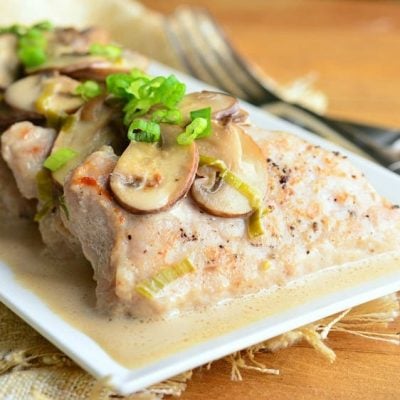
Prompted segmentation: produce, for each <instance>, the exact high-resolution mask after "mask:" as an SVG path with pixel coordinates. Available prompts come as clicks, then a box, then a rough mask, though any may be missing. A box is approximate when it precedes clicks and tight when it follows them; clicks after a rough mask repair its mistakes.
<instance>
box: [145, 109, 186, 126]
mask: <svg viewBox="0 0 400 400" xmlns="http://www.w3.org/2000/svg"><path fill="white" fill-rule="evenodd" d="M151 120H152V121H154V122H158V123H162V122H164V123H167V124H177V125H178V124H180V123H181V122H182V113H181V112H180V111H179V110H178V109H177V108H174V109H172V110H167V109H161V110H157V111H154V112H153V114H152V115H151Z"/></svg>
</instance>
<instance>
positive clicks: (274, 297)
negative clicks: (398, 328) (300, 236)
mask: <svg viewBox="0 0 400 400" xmlns="http://www.w3.org/2000/svg"><path fill="white" fill-rule="evenodd" d="M0 259H1V261H3V262H4V263H5V264H7V265H8V266H9V268H10V269H11V270H12V272H13V273H14V276H15V279H16V280H17V281H18V282H19V283H20V284H22V285H23V286H25V287H27V288H28V289H29V290H31V291H32V292H34V293H35V294H36V295H37V296H38V297H40V298H41V299H42V301H44V302H45V303H46V304H47V305H48V306H49V308H50V309H51V310H52V311H53V312H55V313H57V314H58V315H59V316H60V317H61V318H63V319H64V320H65V321H66V322H68V323H69V324H71V325H73V326H74V327H75V328H77V329H78V330H80V331H81V332H83V333H84V334H86V335H87V336H89V337H91V338H92V339H93V340H94V341H95V342H97V343H98V344H99V345H100V346H101V347H102V348H103V349H104V351H106V352H107V353H108V354H109V355H110V357H112V358H113V359H115V360H116V361H117V362H118V363H120V364H122V365H124V366H126V367H128V368H137V367H140V366H143V365H145V364H148V363H149V362H152V361H156V360H159V359H162V358H164V357H166V356H168V355H171V354H173V353H175V352H177V351H182V350H185V349H187V348H188V347H190V346H192V345H194V344H198V343H201V342H204V341H207V340H209V339H212V338H215V337H217V336H220V335H223V334H226V333H229V332H231V331H232V330H234V329H237V328H240V327H243V326H246V325H248V324H250V323H252V322H257V321H260V320H262V319H264V318H265V317H267V316H271V315H276V314H279V313H282V312H284V311H287V310H289V309H290V308H293V307H294V306H297V305H301V304H305V303H307V302H310V301H312V300H315V299H316V298H318V297H322V296H324V295H328V294H331V293H333V292H336V291H340V290H343V289H346V288H349V287H352V286H356V285H358V284H361V283H365V282H367V281H372V280H374V279H376V278H379V277H383V276H386V275H389V274H393V273H395V272H396V271H398V270H399V268H400V253H397V254H396V255H381V256H377V259H375V260H373V262H371V261H362V262H360V263H353V264H352V265H351V268H349V265H347V266H342V267H339V268H335V269H329V270H325V271H323V273H317V274H314V276H313V277H310V278H308V279H307V280H306V281H303V282H298V283H296V284H290V285H288V286H287V287H285V288H283V289H278V290H273V291H270V292H269V293H262V294H259V295H255V296H250V297H245V298H242V299H238V300H233V301H230V302H227V303H226V304H221V305H218V306H216V307H213V308H209V309H207V310H204V311H202V312H193V313H190V314H187V315H184V316H181V317H175V318H171V319H168V320H165V319H155V320H150V321H143V320H137V319H127V318H114V319H110V318H108V317H107V316H104V315H101V314H100V313H98V312H96V310H95V295H94V290H95V283H94V282H93V280H92V270H91V267H90V265H88V264H87V263H84V262H81V263H79V262H68V263H67V262H65V263H61V262H59V261H58V262H56V261H54V259H52V258H50V257H48V256H46V255H45V252H44V247H43V245H42V243H41V240H40V235H39V233H38V231H37V227H36V226H35V225H34V224H32V223H28V222H18V223H15V222H12V223H10V222H5V221H1V220H0Z"/></svg>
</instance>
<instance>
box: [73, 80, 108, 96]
mask: <svg viewBox="0 0 400 400" xmlns="http://www.w3.org/2000/svg"><path fill="white" fill-rule="evenodd" d="M75 93H76V94H79V95H80V96H81V97H82V98H83V100H85V101H86V100H89V99H92V98H93V97H97V96H99V95H101V93H102V90H101V87H100V85H99V84H98V83H97V82H96V81H92V80H88V81H85V82H82V83H81V84H80V85H78V86H77V87H76V89H75Z"/></svg>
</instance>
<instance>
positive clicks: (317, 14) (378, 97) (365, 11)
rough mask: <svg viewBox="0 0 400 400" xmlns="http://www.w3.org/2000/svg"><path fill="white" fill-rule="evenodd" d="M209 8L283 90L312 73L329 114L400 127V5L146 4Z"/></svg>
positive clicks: (151, 0)
mask: <svg viewBox="0 0 400 400" xmlns="http://www.w3.org/2000/svg"><path fill="white" fill-rule="evenodd" d="M141 2H142V3H143V5H145V6H147V7H149V8H152V9H154V10H155V11H161V12H163V13H164V14H169V13H171V12H173V10H174V9H176V8H177V7H178V6H180V5H183V4H187V5H196V6H202V7H206V8H207V9H208V10H209V11H210V12H211V13H212V15H213V16H214V17H215V18H216V20H217V22H218V23H219V24H220V25H221V26H222V28H223V29H224V30H225V32H226V33H227V35H228V37H229V38H230V39H231V41H232V43H233V45H234V47H235V48H236V49H237V50H238V51H239V52H240V54H241V55H243V56H244V57H245V59H246V60H247V61H249V62H252V63H255V64H257V65H258V66H259V67H260V68H261V69H262V70H263V71H264V72H265V73H267V74H268V75H269V76H270V77H271V78H273V79H274V80H275V81H277V82H278V83H279V84H281V85H287V84H289V83H290V82H292V81H294V80H296V79H298V78H299V77H304V76H307V75H309V74H311V75H310V76H311V77H312V79H314V83H313V86H314V87H315V88H316V89H318V90H320V91H322V92H323V93H325V95H326V96H327V100H328V114H329V115H331V116H335V117H340V118H350V119H353V120H357V121H362V122H366V123H373V124H380V125H384V126H392V127H400V2H399V1H382V0H378V1H361V0H353V1H341V0H340V1H339V0H245V1H243V0H168V1H165V0H142V1H141Z"/></svg>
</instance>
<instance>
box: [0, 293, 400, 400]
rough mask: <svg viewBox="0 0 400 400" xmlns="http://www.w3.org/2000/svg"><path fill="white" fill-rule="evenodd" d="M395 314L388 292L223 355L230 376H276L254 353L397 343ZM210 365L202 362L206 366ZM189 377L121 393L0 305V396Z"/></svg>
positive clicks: (59, 393) (47, 397)
mask: <svg viewBox="0 0 400 400" xmlns="http://www.w3.org/2000/svg"><path fill="white" fill-rule="evenodd" d="M399 315H400V306H399V299H398V298H397V296H396V295H394V294H393V295H390V296H386V297H383V298H381V299H378V300H374V301H371V302H369V303H366V304H363V305H361V306H358V307H355V308H353V309H350V310H346V311H344V312H342V313H340V314H338V315H334V316H332V317H329V318H325V319H323V320H320V321H317V322H315V323H313V324H310V325H307V326H304V327H302V328H299V329H296V330H294V331H291V332H287V333H285V334H283V335H280V336H278V337H275V338H272V339H270V340H267V341H265V342H262V343H259V344H257V345H255V346H251V347H249V348H247V349H246V350H243V351H240V352H236V353H234V354H231V355H229V356H227V357H225V358H224V360H225V361H226V362H227V363H229V364H230V365H231V366H232V370H231V378H232V379H233V380H241V379H242V371H243V370H255V371H258V372H260V373H264V374H272V375H278V374H279V370H278V369H275V368H273V366H266V365H264V364H263V363H261V362H259V361H258V360H257V355H258V354H260V353H266V352H276V351H279V350H281V349H284V348H287V347H290V346H292V345H294V344H296V343H298V342H300V341H302V340H305V341H307V342H308V343H309V344H310V345H311V346H313V347H314V348H315V349H316V351H317V352H318V353H320V354H322V355H323V356H324V357H325V358H327V360H328V361H330V362H333V361H334V360H335V353H334V352H333V350H332V349H330V348H329V347H328V346H327V345H326V343H325V342H324V341H325V339H327V337H328V335H329V333H330V332H344V333H347V334H351V335H356V336H360V337H362V338H365V339H369V340H380V341H385V342H388V343H393V344H397V345H398V344H400V335H399V334H398V333H391V332H388V331H387V326H388V324H389V323H390V322H392V321H394V320H395V319H396V318H397V317H398V316H399ZM211 367H212V363H210V364H208V365H207V368H211ZM190 378H191V371H189V372H187V373H184V374H181V375H179V376H176V377H174V378H172V379H169V380H166V381H164V382H161V383H159V384H156V385H153V386H151V387H149V388H147V389H145V390H143V391H141V392H140V393H135V394H132V395H130V396H126V397H122V396H118V395H117V394H115V393H113V392H112V391H111V390H110V389H109V388H107V384H106V382H101V381H98V382H96V381H95V380H94V379H93V378H92V377H91V376H90V375H89V374H87V373H86V372H84V371H83V370H82V369H81V368H79V367H78V366H77V365H76V364H75V363H74V362H73V361H71V360H70V359H69V358H68V357H67V356H65V355H64V354H63V353H61V352H60V351H59V350H58V349H57V348H56V347H54V346H53V345H52V344H50V343H49V342H48V341H47V340H45V339H44V338H43V337H42V336H40V335H39V334H38V333H37V332H36V331H35V330H33V329H32V328H31V327H30V326H28V325H27V324H26V323H24V322H23V321H22V320H21V319H20V318H18V317H17V316H16V315H15V314H14V313H12V312H11V311H10V310H9V309H8V308H6V307H5V306H4V305H2V304H0V399H7V400H20V399H26V400H57V399H61V398H68V399H69V400H105V399H116V398H119V399H125V400H157V399H162V398H163V397H164V396H165V395H174V396H179V395H180V394H181V393H182V392H183V391H184V390H185V389H186V383H187V381H188V380H189V379H190Z"/></svg>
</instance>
